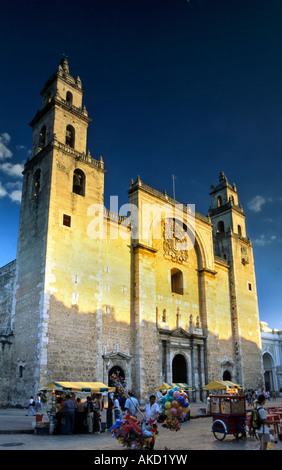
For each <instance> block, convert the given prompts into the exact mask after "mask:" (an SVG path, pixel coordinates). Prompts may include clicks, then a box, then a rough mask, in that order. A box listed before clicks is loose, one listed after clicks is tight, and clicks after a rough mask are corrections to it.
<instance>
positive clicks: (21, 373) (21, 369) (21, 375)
mask: <svg viewBox="0 0 282 470" xmlns="http://www.w3.org/2000/svg"><path fill="white" fill-rule="evenodd" d="M19 376H20V378H22V377H23V366H20V367H19Z"/></svg>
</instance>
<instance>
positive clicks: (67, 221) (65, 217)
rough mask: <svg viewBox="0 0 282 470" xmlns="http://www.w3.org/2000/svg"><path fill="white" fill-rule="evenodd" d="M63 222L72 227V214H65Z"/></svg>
mask: <svg viewBox="0 0 282 470" xmlns="http://www.w3.org/2000/svg"><path fill="white" fill-rule="evenodd" d="M63 224H64V225H65V226H66V227H70V226H71V216H70V215H66V214H64V216H63Z"/></svg>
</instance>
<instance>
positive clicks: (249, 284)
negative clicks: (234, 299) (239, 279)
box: [248, 282, 253, 291]
mask: <svg viewBox="0 0 282 470" xmlns="http://www.w3.org/2000/svg"><path fill="white" fill-rule="evenodd" d="M248 289H249V290H250V291H252V290H253V289H252V284H251V283H250V282H248Z"/></svg>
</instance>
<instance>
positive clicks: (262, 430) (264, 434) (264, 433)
mask: <svg viewBox="0 0 282 470" xmlns="http://www.w3.org/2000/svg"><path fill="white" fill-rule="evenodd" d="M265 401H266V397H265V396H264V395H263V394H262V395H259V396H258V399H257V410H258V413H259V417H260V421H261V425H260V427H259V428H258V429H257V430H256V433H257V435H258V437H259V440H260V447H259V450H266V448H267V443H268V442H270V440H271V439H270V431H269V427H268V425H269V424H271V421H268V420H267V413H266V410H265V409H264V405H265Z"/></svg>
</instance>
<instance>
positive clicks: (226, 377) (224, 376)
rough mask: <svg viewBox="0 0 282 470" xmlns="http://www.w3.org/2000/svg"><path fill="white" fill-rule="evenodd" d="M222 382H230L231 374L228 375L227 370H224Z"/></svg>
mask: <svg viewBox="0 0 282 470" xmlns="http://www.w3.org/2000/svg"><path fill="white" fill-rule="evenodd" d="M222 380H228V381H231V374H230V372H229V370H225V371H224V372H223V377H222Z"/></svg>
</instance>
